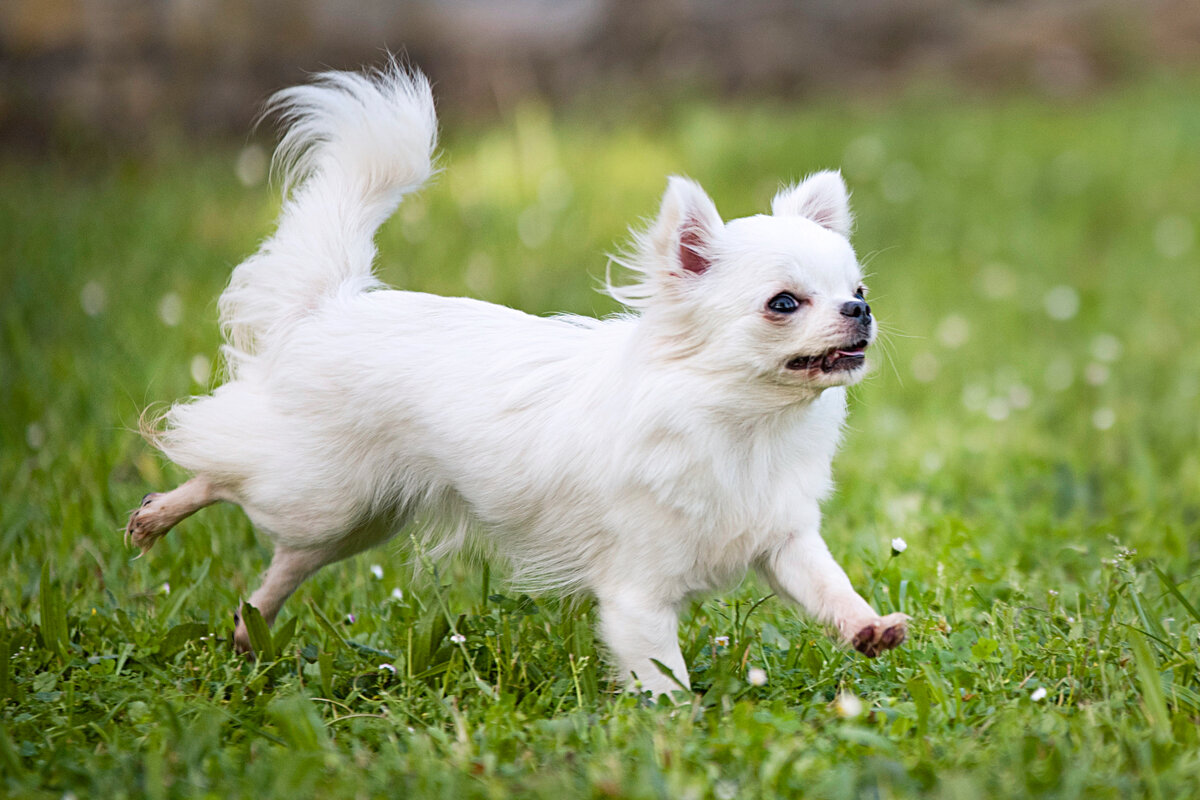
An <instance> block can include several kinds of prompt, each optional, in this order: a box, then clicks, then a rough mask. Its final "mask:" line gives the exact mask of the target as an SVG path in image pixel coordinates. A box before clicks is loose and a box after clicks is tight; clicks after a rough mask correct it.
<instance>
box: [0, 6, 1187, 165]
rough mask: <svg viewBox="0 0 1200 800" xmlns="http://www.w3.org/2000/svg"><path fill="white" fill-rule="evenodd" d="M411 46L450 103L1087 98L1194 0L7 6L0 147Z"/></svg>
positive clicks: (176, 113)
mask: <svg viewBox="0 0 1200 800" xmlns="http://www.w3.org/2000/svg"><path fill="white" fill-rule="evenodd" d="M385 49H386V50H391V51H395V52H401V53H404V54H406V55H407V57H408V59H409V60H410V61H412V62H413V63H415V64H417V65H419V66H420V67H421V68H422V69H424V70H425V71H426V72H427V73H428V74H429V75H430V76H431V77H432V78H433V79H434V80H435V82H436V83H437V85H438V97H439V102H440V103H441V105H442V107H443V110H444V111H449V112H450V113H452V114H463V115H482V116H485V117H486V116H490V115H495V114H497V113H501V114H502V113H504V112H505V111H506V110H507V109H508V108H510V107H512V106H513V105H514V104H516V103H518V102H520V101H521V100H522V99H524V98H528V97H530V96H534V97H537V98H540V99H542V100H544V101H545V102H549V103H551V104H556V105H562V104H568V105H569V104H571V103H573V102H574V103H581V102H587V103H593V104H594V103H616V104H620V103H624V102H637V101H638V100H639V98H640V99H642V100H645V99H646V98H653V99H658V98H661V97H667V96H671V95H676V94H679V93H685V92H688V93H708V94H715V95H726V96H728V95H740V96H751V97H755V96H771V97H783V98H793V97H800V96H804V95H805V94H809V93H814V92H822V91H852V92H857V93H870V92H881V93H882V92H889V91H892V90H894V89H896V88H897V87H898V86H900V85H903V84H905V83H908V82H911V81H913V80H924V79H929V80H935V81H943V82H945V81H951V82H955V83H965V84H967V85H971V86H980V87H996V88H1010V87H1017V88H1022V89H1033V90H1036V91H1039V92H1046V93H1051V94H1060V95H1071V94H1078V93H1082V92H1087V91H1089V90H1091V89H1093V88H1095V87H1097V86H1101V85H1104V84H1105V83H1108V82H1111V81H1115V80H1121V79H1123V78H1126V77H1129V76H1131V75H1135V74H1137V73H1139V72H1142V71H1147V70H1154V69H1168V70H1170V69H1177V68H1186V67H1187V66H1188V65H1192V64H1196V63H1197V62H1200V3H1198V2H1196V0H1139V1H1138V2H1132V1H1130V0H1058V1H1057V2H1056V1H1054V0H792V1H791V2H788V1H787V0H507V2H485V1H484V0H354V1H352V2H347V1H346V0H3V2H0V140H7V141H10V142H12V141H16V140H25V141H28V142H38V141H41V140H44V139H45V138H47V137H48V136H51V135H53V134H54V133H56V132H61V131H63V130H68V131H69V130H71V129H77V130H87V131H92V132H96V133H102V134H103V135H104V136H110V137H114V138H116V139H118V140H124V139H130V140H135V139H136V138H137V137H138V136H140V135H142V134H143V133H144V132H146V131H148V130H154V129H156V127H157V126H160V125H162V124H175V125H177V126H178V127H180V128H181V129H183V130H186V131H188V132H193V133H196V134H201V135H212V134H215V133H237V134H242V133H244V132H245V130H246V127H247V124H248V122H249V121H250V120H251V119H252V118H253V117H254V114H255V111H256V109H257V108H258V106H259V104H260V103H261V101H262V99H263V98H264V97H265V96H266V95H268V94H269V93H270V92H271V91H273V90H275V89H277V88H280V87H282V86H286V85H290V84H293V83H296V82H297V81H300V80H303V78H304V75H305V73H306V72H311V71H316V70H319V69H322V68H326V67H336V68H349V67H357V66H360V65H363V64H371V63H376V64H377V63H380V62H381V61H382V59H383V52H384V50H385Z"/></svg>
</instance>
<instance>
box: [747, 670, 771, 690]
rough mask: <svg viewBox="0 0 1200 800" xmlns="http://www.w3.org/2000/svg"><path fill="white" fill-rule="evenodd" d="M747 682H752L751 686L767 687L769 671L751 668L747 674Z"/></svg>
mask: <svg viewBox="0 0 1200 800" xmlns="http://www.w3.org/2000/svg"><path fill="white" fill-rule="evenodd" d="M746 680H748V681H749V682H750V685H751V686H766V685H767V671H766V670H765V669H760V668H758V667H751V668H750V669H749V671H748V672H746Z"/></svg>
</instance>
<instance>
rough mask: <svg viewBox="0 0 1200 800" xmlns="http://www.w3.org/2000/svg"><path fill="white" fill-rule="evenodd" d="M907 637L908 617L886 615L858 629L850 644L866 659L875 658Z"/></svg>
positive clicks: (904, 615)
mask: <svg viewBox="0 0 1200 800" xmlns="http://www.w3.org/2000/svg"><path fill="white" fill-rule="evenodd" d="M907 635H908V615H907V614H888V615H887V616H886V617H880V618H878V619H876V620H875V621H874V622H871V623H870V624H869V625H865V626H863V627H861V628H859V630H858V632H857V633H855V634H854V637H853V638H852V639H851V640H850V644H851V645H852V646H853V647H854V649H855V650H857V651H858V652H860V653H862V654H863V655H864V656H866V657H867V658H875V656H877V655H879V654H880V653H882V652H883V651H884V650H891V649H893V648H896V647H899V646H900V643H901V642H903V641H904V638H905V637H906V636H907Z"/></svg>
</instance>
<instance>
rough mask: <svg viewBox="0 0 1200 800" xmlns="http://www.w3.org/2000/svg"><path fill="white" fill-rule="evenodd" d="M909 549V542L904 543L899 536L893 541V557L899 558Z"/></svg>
mask: <svg viewBox="0 0 1200 800" xmlns="http://www.w3.org/2000/svg"><path fill="white" fill-rule="evenodd" d="M907 549H908V542H906V541H904V540H903V539H901V538H900V537H899V536H897V537H896V538H895V539H892V554H893V555H897V556H898V555H900V554H901V553H903V552H904V551H905V550H907Z"/></svg>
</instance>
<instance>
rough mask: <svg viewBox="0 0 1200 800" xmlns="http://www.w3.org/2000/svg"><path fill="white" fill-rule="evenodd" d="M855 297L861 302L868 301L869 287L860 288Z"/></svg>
mask: <svg viewBox="0 0 1200 800" xmlns="http://www.w3.org/2000/svg"><path fill="white" fill-rule="evenodd" d="M854 296H855V297H857V298H858V299H859V300H866V299H867V287H865V286H860V287H858V291H857V292H855V293H854Z"/></svg>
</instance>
